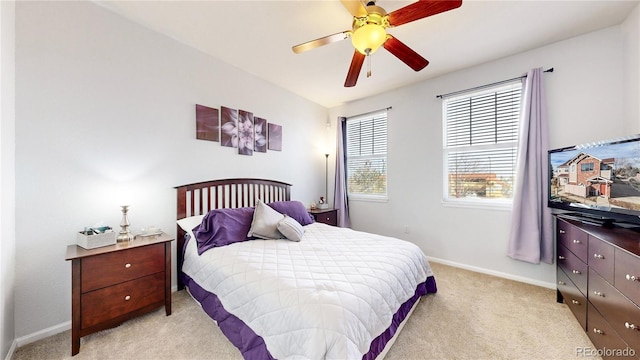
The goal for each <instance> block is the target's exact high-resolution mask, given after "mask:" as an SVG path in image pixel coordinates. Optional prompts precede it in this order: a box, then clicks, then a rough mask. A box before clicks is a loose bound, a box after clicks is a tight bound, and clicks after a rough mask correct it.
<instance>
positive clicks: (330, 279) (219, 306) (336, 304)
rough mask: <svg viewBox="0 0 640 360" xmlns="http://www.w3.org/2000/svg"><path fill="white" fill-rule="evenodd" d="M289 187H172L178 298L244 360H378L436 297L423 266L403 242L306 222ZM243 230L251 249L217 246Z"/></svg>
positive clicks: (236, 243) (250, 182) (228, 183)
mask: <svg viewBox="0 0 640 360" xmlns="http://www.w3.org/2000/svg"><path fill="white" fill-rule="evenodd" d="M290 187H291V185H290V184H286V183H283V182H278V181H272V180H263V179H226V180H214V181H206V182H200V183H196V184H188V185H183V186H179V187H177V188H176V189H177V221H178V226H177V234H178V236H177V238H178V251H177V254H178V266H177V271H178V274H177V275H178V287H179V289H182V288H184V287H186V288H187V289H188V291H189V293H190V294H191V296H192V297H193V298H194V299H195V300H196V301H197V302H198V303H200V305H201V306H202V309H203V310H204V311H205V312H206V313H207V314H208V315H209V316H210V317H211V318H212V319H213V320H215V321H216V322H217V324H218V326H219V327H220V329H221V331H222V332H223V333H224V334H225V336H226V337H227V338H228V339H229V340H230V341H231V342H232V343H233V344H234V345H235V346H236V347H237V348H238V349H239V350H240V352H241V353H242V355H243V356H244V358H245V359H287V358H290V359H294V358H295V359H381V358H383V357H384V355H385V354H386V352H387V351H388V349H389V348H390V346H391V345H392V344H393V341H394V340H395V338H396V337H397V335H398V333H399V332H400V330H401V329H402V326H403V325H404V322H405V321H406V319H407V318H408V317H409V316H410V314H411V312H412V311H413V309H414V308H415V306H416V305H417V303H418V301H419V300H420V297H422V296H424V295H426V294H430V293H435V292H436V291H437V288H436V282H435V278H434V276H433V272H432V271H431V268H430V266H429V263H428V261H427V259H426V256H425V255H424V253H423V252H422V251H421V250H420V249H419V248H418V247H417V246H415V245H414V244H411V243H409V242H406V241H403V240H399V239H395V238H390V237H385V236H380V235H375V234H369V233H365V232H358V231H354V230H351V229H345V228H338V227H332V226H329V225H326V224H322V223H315V222H313V219H312V218H311V217H310V216H309V214H308V213H307V212H306V209H304V205H302V204H301V203H300V202H297V201H292V200H291V198H290V197H291V195H290V194H291V192H290ZM305 215H306V217H305ZM274 226H275V229H277V230H279V231H275V232H273V231H274ZM236 228H237V229H236ZM247 228H248V229H249V232H248V235H253V236H254V237H257V239H252V240H247V239H246V238H243V239H240V240H233V241H226V240H228V239H235V237H237V236H239V235H237V234H242V236H243V237H247V236H248V235H244V234H247V231H246V230H247ZM243 232H244V233H243ZM274 234H277V235H274Z"/></svg>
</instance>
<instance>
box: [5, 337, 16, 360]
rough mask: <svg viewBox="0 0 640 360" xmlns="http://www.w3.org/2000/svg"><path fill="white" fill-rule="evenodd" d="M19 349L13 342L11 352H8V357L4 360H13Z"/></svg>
mask: <svg viewBox="0 0 640 360" xmlns="http://www.w3.org/2000/svg"><path fill="white" fill-rule="evenodd" d="M17 348H18V343H17V342H16V341H15V340H13V343H11V347H10V348H9V352H7V356H6V357H5V358H4V360H11V358H12V357H13V353H14V352H16V349H17Z"/></svg>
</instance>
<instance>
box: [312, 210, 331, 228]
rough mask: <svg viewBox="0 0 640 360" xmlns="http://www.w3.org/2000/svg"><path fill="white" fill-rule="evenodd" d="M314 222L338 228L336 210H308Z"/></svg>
mask: <svg viewBox="0 0 640 360" xmlns="http://www.w3.org/2000/svg"><path fill="white" fill-rule="evenodd" d="M309 214H311V216H313V219H314V220H315V221H316V222H319V223H324V224H327V225H331V226H338V209H315V210H309Z"/></svg>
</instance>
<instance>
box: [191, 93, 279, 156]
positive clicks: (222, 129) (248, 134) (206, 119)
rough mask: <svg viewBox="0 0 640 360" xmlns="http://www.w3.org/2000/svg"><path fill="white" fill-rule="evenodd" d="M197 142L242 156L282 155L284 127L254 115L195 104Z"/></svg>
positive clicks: (227, 108)
mask: <svg viewBox="0 0 640 360" xmlns="http://www.w3.org/2000/svg"><path fill="white" fill-rule="evenodd" d="M196 139H199V140H208V141H217V142H220V145H221V146H225V147H231V148H237V149H238V154H240V155H249V156H251V155H253V153H254V152H259V153H266V152H267V150H275V151H282V126H281V125H277V124H272V123H269V122H267V120H266V119H265V118H261V117H257V116H254V115H253V113H252V112H251V111H246V110H238V109H232V108H229V107H226V106H221V107H220V109H216V108H210V107H208V106H204V105H199V104H196Z"/></svg>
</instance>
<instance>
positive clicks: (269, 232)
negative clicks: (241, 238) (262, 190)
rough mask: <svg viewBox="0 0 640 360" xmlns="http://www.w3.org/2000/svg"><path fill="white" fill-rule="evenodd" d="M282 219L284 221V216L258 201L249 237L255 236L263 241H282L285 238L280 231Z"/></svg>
mask: <svg viewBox="0 0 640 360" xmlns="http://www.w3.org/2000/svg"><path fill="white" fill-rule="evenodd" d="M282 219H284V215H282V214H280V213H279V212H277V211H275V210H273V209H272V208H270V207H269V206H267V204H265V203H263V202H262V201H260V200H258V203H257V204H256V210H255V212H254V213H253V222H252V223H251V229H250V230H249V233H248V234H247V236H255V237H257V238H261V239H282V238H283V236H282V234H281V233H280V231H278V222H280V220H282Z"/></svg>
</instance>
